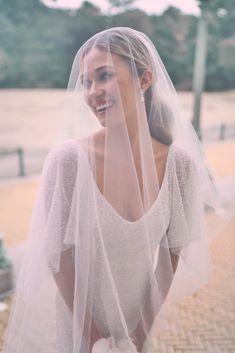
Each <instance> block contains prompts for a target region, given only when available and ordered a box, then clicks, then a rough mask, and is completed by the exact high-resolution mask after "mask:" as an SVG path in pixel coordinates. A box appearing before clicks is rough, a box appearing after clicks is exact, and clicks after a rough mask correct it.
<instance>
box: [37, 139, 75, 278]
mask: <svg viewBox="0 0 235 353" xmlns="http://www.w3.org/2000/svg"><path fill="white" fill-rule="evenodd" d="M76 158H77V156H76V150H74V148H72V145H71V143H68V142H67V143H64V144H61V145H58V146H57V147H55V148H54V149H53V150H52V151H51V152H50V153H49V155H48V157H47V159H46V161H45V164H44V169H43V174H42V185H41V197H42V198H43V201H42V203H43V204H44V217H45V254H46V256H47V260H48V264H49V267H50V269H51V271H52V272H54V273H55V272H58V271H59V266H60V259H61V253H62V252H64V251H65V250H67V249H69V248H71V247H72V243H71V242H70V239H71V238H72V235H71V234H70V233H71V231H72V226H71V223H72V222H73V220H72V216H71V215H72V214H73V212H72V207H73V206H72V203H73V198H74V189H75V180H76V177H77V163H76Z"/></svg>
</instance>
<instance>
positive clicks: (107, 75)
mask: <svg viewBox="0 0 235 353" xmlns="http://www.w3.org/2000/svg"><path fill="white" fill-rule="evenodd" d="M113 76H114V74H113V73H112V72H102V73H101V74H100V75H99V80H100V81H107V80H108V79H109V78H112V77H113ZM81 85H82V86H83V87H84V88H86V89H89V87H90V85H91V81H89V80H84V81H83V80H82V81H81Z"/></svg>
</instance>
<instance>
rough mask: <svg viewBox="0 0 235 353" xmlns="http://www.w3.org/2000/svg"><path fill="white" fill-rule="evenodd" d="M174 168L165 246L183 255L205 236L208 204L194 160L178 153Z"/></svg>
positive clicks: (171, 175)
mask: <svg viewBox="0 0 235 353" xmlns="http://www.w3.org/2000/svg"><path fill="white" fill-rule="evenodd" d="M170 168H171V170H170V190H169V203H170V220H169V226H168V229H167V232H166V235H165V237H163V239H162V242H161V246H163V247H167V248H170V249H171V252H172V253H173V254H175V255H179V254H180V252H181V251H182V250H183V249H186V248H187V247H188V245H189V244H190V243H191V242H195V241H199V240H200V239H201V237H202V236H203V231H204V204H203V198H202V191H201V187H200V182H199V179H198V176H197V169H196V165H195V163H194V161H193V160H192V158H191V157H190V156H189V155H187V154H186V153H185V152H183V151H176V152H175V154H174V159H173V161H172V165H171V166H170Z"/></svg>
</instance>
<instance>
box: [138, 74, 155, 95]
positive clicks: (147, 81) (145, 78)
mask: <svg viewBox="0 0 235 353" xmlns="http://www.w3.org/2000/svg"><path fill="white" fill-rule="evenodd" d="M152 79H153V74H152V71H150V70H148V69H146V70H144V72H143V73H142V75H141V76H140V79H139V80H140V87H141V88H142V89H143V90H144V91H147V89H148V88H149V87H150V86H151V83H152Z"/></svg>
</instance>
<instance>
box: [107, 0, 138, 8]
mask: <svg viewBox="0 0 235 353" xmlns="http://www.w3.org/2000/svg"><path fill="white" fill-rule="evenodd" d="M135 1H136V0H108V2H109V3H110V6H111V7H117V8H120V7H121V8H127V7H128V6H130V5H132V4H133V3H134V2H135Z"/></svg>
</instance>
